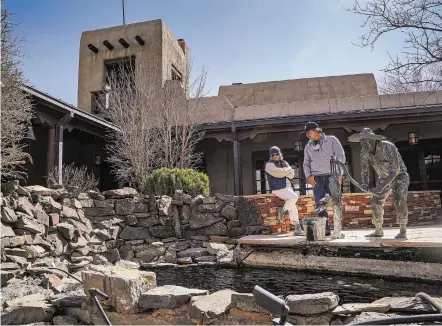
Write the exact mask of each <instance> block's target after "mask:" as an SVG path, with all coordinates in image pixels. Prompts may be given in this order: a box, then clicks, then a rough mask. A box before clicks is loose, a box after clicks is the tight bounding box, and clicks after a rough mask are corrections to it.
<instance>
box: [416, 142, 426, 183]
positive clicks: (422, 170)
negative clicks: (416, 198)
mask: <svg viewBox="0 0 442 326" xmlns="http://www.w3.org/2000/svg"><path fill="white" fill-rule="evenodd" d="M418 146H419V145H418ZM417 159H418V161H419V172H420V176H421V183H422V190H428V180H427V168H426V167H425V154H424V152H423V151H422V150H420V149H419V147H418V148H417Z"/></svg>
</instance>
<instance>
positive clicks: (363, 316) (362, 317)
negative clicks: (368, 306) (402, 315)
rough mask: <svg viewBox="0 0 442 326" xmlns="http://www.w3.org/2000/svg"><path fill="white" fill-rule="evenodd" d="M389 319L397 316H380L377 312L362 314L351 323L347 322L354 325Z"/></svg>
mask: <svg viewBox="0 0 442 326" xmlns="http://www.w3.org/2000/svg"><path fill="white" fill-rule="evenodd" d="M391 317H398V315H396V314H381V313H377V312H363V313H361V314H360V315H359V316H356V317H355V318H353V319H352V320H351V321H349V323H350V324H356V323H362V322H368V321H371V320H376V319H385V318H391Z"/></svg>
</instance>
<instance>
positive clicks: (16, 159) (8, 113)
mask: <svg viewBox="0 0 442 326" xmlns="http://www.w3.org/2000/svg"><path fill="white" fill-rule="evenodd" d="M1 5H2V9H1V174H2V177H5V178H11V179H12V178H18V179H23V178H25V177H26V176H27V175H26V172H25V171H23V169H21V170H19V169H18V168H20V167H21V166H22V165H24V164H25V163H26V161H27V160H29V161H31V162H32V160H31V156H30V155H29V154H28V153H26V152H25V148H26V143H24V142H23V139H24V136H25V135H26V132H27V130H28V128H29V126H30V123H31V118H32V105H31V101H30V99H29V97H28V96H27V95H25V93H24V92H23V91H22V90H21V89H20V86H22V85H24V84H25V83H26V79H25V78H24V76H23V73H22V62H21V58H22V56H23V54H22V51H21V42H22V39H19V38H17V37H16V36H14V34H13V30H14V26H13V24H12V23H11V21H10V16H11V14H10V13H9V12H8V11H7V10H6V8H5V7H4V5H3V1H2V3H1Z"/></svg>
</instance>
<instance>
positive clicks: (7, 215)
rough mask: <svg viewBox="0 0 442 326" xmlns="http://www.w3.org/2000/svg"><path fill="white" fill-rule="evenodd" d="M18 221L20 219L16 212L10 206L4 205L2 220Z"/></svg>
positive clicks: (5, 221)
mask: <svg viewBox="0 0 442 326" xmlns="http://www.w3.org/2000/svg"><path fill="white" fill-rule="evenodd" d="M17 221H18V217H17V215H16V214H15V212H14V210H13V209H11V208H9V207H6V206H2V222H4V223H15V222H17Z"/></svg>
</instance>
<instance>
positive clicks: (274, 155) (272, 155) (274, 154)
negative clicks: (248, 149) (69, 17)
mask: <svg viewBox="0 0 442 326" xmlns="http://www.w3.org/2000/svg"><path fill="white" fill-rule="evenodd" d="M279 155H281V154H272V157H274V156H279Z"/></svg>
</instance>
